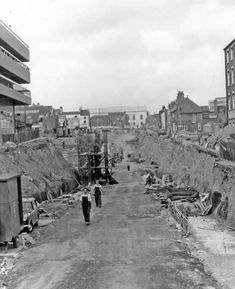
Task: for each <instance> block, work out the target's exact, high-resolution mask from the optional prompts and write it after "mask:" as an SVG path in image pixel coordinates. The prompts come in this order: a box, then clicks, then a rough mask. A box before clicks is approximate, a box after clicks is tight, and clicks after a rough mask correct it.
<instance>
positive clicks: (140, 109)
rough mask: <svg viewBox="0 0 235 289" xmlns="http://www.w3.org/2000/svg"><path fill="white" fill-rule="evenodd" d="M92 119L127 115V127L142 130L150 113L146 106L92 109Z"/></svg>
mask: <svg viewBox="0 0 235 289" xmlns="http://www.w3.org/2000/svg"><path fill="white" fill-rule="evenodd" d="M90 113H91V117H92V116H95V115H111V114H120V113H125V114H126V115H127V116H128V123H127V126H128V127H130V128H140V127H143V126H144V125H146V121H147V116H148V111H147V108H146V106H136V107H127V106H113V107H106V108H97V109H90Z"/></svg>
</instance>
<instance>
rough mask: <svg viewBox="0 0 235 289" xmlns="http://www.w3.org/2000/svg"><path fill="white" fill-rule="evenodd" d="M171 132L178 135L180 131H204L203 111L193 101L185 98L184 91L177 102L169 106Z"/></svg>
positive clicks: (180, 92)
mask: <svg viewBox="0 0 235 289" xmlns="http://www.w3.org/2000/svg"><path fill="white" fill-rule="evenodd" d="M168 110H169V115H170V130H171V131H172V132H173V133H176V132H178V131H180V130H185V131H189V132H201V131H202V109H201V107H200V106H199V105H197V104H196V103H195V102H193V101H192V100H191V99H189V98H188V96H187V97H184V93H183V91H179V92H178V94H177V97H176V100H174V101H172V102H171V103H170V104H169V106H168Z"/></svg>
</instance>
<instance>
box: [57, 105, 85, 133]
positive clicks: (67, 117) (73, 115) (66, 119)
mask: <svg viewBox="0 0 235 289" xmlns="http://www.w3.org/2000/svg"><path fill="white" fill-rule="evenodd" d="M59 124H60V127H66V128H67V129H69V130H70V131H73V130H74V129H78V128H86V129H89V128H90V112H89V110H88V109H82V108H80V110H77V111H64V112H63V113H62V114H61V115H60V116H59Z"/></svg>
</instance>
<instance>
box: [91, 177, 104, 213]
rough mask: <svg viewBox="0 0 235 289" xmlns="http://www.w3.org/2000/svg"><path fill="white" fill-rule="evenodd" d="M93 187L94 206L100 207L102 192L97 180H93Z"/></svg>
mask: <svg viewBox="0 0 235 289" xmlns="http://www.w3.org/2000/svg"><path fill="white" fill-rule="evenodd" d="M93 189H94V195H95V204H96V207H99V208H101V206H102V200H101V195H102V192H103V188H102V186H101V184H100V183H99V180H96V181H95V185H94V188H93Z"/></svg>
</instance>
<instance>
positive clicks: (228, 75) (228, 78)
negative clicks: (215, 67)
mask: <svg viewBox="0 0 235 289" xmlns="http://www.w3.org/2000/svg"><path fill="white" fill-rule="evenodd" d="M227 84H228V86H229V85H230V73H229V69H228V70H227Z"/></svg>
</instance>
